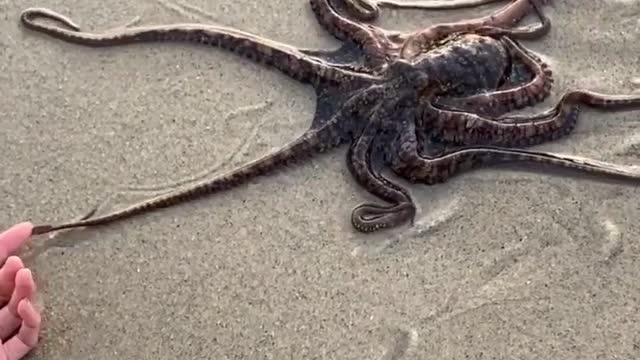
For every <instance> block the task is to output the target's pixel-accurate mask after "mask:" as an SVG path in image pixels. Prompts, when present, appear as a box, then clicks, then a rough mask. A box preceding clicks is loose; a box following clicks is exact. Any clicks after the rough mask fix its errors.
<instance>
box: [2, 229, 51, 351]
mask: <svg viewBox="0 0 640 360" xmlns="http://www.w3.org/2000/svg"><path fill="white" fill-rule="evenodd" d="M32 227H33V225H32V224H30V223H20V224H17V225H14V226H12V227H11V228H9V229H8V230H6V231H5V232H3V233H0V264H3V265H2V267H1V268H0V306H1V308H0V340H1V342H2V345H1V346H0V360H19V359H22V358H23V357H24V356H25V355H27V354H28V353H29V352H30V351H31V350H32V349H33V348H35V346H36V344H37V343H38V335H39V333H40V323H41V317H40V313H39V312H38V311H36V309H35V308H34V307H33V304H32V300H33V297H34V295H35V292H36V284H35V282H34V281H33V277H32V275H31V271H30V270H29V269H27V268H25V266H24V264H23V263H22V260H20V258H19V257H17V256H12V254H13V253H15V252H16V251H17V250H18V249H19V248H20V247H21V246H22V245H23V244H24V243H25V242H26V241H27V240H28V239H29V237H30V236H31V228H32ZM16 331H17V332H16Z"/></svg>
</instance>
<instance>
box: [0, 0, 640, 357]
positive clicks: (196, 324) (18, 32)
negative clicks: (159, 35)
mask: <svg viewBox="0 0 640 360" xmlns="http://www.w3.org/2000/svg"><path fill="white" fill-rule="evenodd" d="M555 3H556V5H555V6H554V7H551V8H547V10H546V11H547V12H548V13H549V14H550V16H551V19H552V22H553V30H552V31H551V33H550V34H549V35H548V36H547V38H546V39H545V40H543V41H534V42H526V44H527V46H528V47H529V48H531V49H533V50H534V51H536V52H537V53H539V54H541V55H542V56H543V57H544V58H545V59H546V60H548V61H549V62H550V63H551V65H552V67H553V70H554V73H555V78H556V82H555V88H554V91H553V95H552V97H551V99H549V101H547V102H546V103H545V104H542V105H541V106H540V107H538V109H541V108H544V107H548V106H551V104H553V102H554V101H555V100H557V99H558V98H559V96H561V94H562V92H563V91H565V90H566V89H568V88H586V89H590V90H596V91H600V92H605V93H622V94H626V93H632V92H636V93H640V92H638V87H639V86H638V84H637V79H638V78H640V72H639V71H640V70H639V69H640V62H639V60H638V59H639V57H638V54H640V41H638V39H639V38H640V22H639V20H638V14H640V1H595V0H588V1H585V0H567V1H560V0H556V1H555ZM31 6H38V7H40V6H42V7H48V8H51V9H54V10H56V11H59V12H61V13H64V14H66V15H68V16H70V17H71V18H72V19H74V20H75V21H76V22H77V23H79V24H80V26H82V27H83V28H84V29H87V30H91V29H96V30H101V29H107V28H111V27H114V26H117V25H122V24H124V23H127V22H129V21H130V20H131V19H132V18H134V17H135V16H140V17H141V24H161V23H173V22H208V23H217V24H222V25H226V26H231V27H236V28H239V29H242V30H245V31H249V32H253V33H256V34H260V35H263V36H265V37H268V38H271V39H274V40H278V41H282V42H286V43H289V44H292V45H297V46H301V47H318V48H324V47H335V46H337V45H338V43H337V41H335V40H333V39H332V38H331V37H330V36H329V35H328V34H327V33H325V32H324V31H323V30H322V29H321V28H320V26H319V25H318V24H317V23H316V22H315V20H314V19H313V16H312V14H311V10H310V9H309V5H308V2H307V1H302V0H278V1H269V2H260V1H256V0H216V1H202V0H201V1H190V2H187V1H182V0H156V1H152V0H146V1H136V2H127V1H123V0H117V1H110V2H104V3H103V2H97V1H87V0H84V1H83V0H79V1H59V0H38V1H22V0H20V1H15V2H10V1H8V0H0V53H1V54H2V61H0V67H1V70H2V71H0V91H1V92H2V96H1V97H0V126H1V127H2V129H3V131H2V132H1V135H0V153H1V154H2V156H1V157H0V166H1V167H2V169H3V175H2V176H1V177H0V194H1V197H2V199H3V203H2V206H3V209H4V211H2V212H0V225H1V226H2V228H6V227H8V226H10V225H11V224H13V223H16V222H20V221H24V220H31V221H34V222H47V221H63V220H67V219H69V218H73V217H77V216H80V215H82V213H83V212H86V211H87V210H88V209H89V208H90V207H92V206H94V205H95V204H96V203H97V202H98V201H99V200H100V199H104V198H105V197H106V196H108V195H109V194H113V193H114V192H117V191H119V190H122V189H124V188H127V187H143V186H144V187H152V186H154V185H161V184H166V183H171V182H177V181H181V180H183V179H186V178H189V177H192V176H193V175H194V174H203V171H204V170H207V169H208V170H210V172H213V171H214V170H215V169H218V171H222V170H226V169H230V168H232V167H233V166H237V165H239V164H242V163H244V162H247V161H250V160H252V159H254V158H256V157H258V156H260V155H262V154H265V153H267V152H268V151H270V150H271V149H272V148H274V147H278V146H281V145H283V144H284V143H286V142H287V141H289V140H291V139H293V138H295V137H296V136H297V135H299V134H300V133H302V131H304V129H305V128H306V126H308V124H309V122H310V121H311V118H312V116H313V112H314V105H315V95H314V93H313V91H312V89H311V88H310V87H306V86H304V85H302V84H300V83H297V82H295V81H293V80H290V79H289V78H287V77H285V76H284V75H281V74H280V73H278V72H277V71H273V70H271V69H269V68H265V67H263V66H260V65H257V64H254V63H252V62H251V61H249V60H245V59H242V58H239V57H237V56H236V55H234V54H230V53H228V52H225V51H222V50H218V49H210V48H206V47H199V46H192V45H175V44H145V45H132V46H126V47H119V48H106V49H90V48H84V47H81V46H77V45H73V44H66V43H63V42H60V41H57V40H54V39H51V38H48V37H46V36H43V35H40V34H35V33H33V32H30V31H27V30H25V29H23V28H22V27H21V26H20V25H19V23H18V16H19V13H20V11H21V10H23V9H24V8H27V7H31ZM492 8H495V6H492V7H484V8H482V9H473V10H459V11H447V12H432V13H429V12H421V11H389V10H386V11H384V13H383V21H382V22H381V24H382V25H384V26H385V27H387V28H393V29H404V30H408V29H414V28H417V27H419V26H424V25H425V24H430V23H432V22H436V21H445V20H451V19H460V18H465V17H469V16H472V15H473V16H475V15H478V14H479V13H481V12H482V13H488V12H489V11H490V10H491V9H492ZM634 79H635V84H634ZM639 116H640V113H639V112H637V111H636V112H628V113H602V112H598V111H594V110H591V109H586V110H585V111H584V112H583V114H582V116H581V119H580V122H579V125H578V127H577V129H576V130H575V132H574V133H573V134H572V135H571V136H569V137H567V138H565V139H562V140H560V141H557V142H554V143H549V144H545V145H542V146H538V147H536V148H537V149H542V150H546V151H557V152H563V153H570V154H575V155H581V156H586V157H593V158H596V159H599V160H604V161H611V162H616V163H620V164H630V165H640V158H639V157H640V121H638V120H639ZM345 153H346V149H345V148H341V149H338V150H336V151H332V152H330V153H327V154H320V155H318V156H316V157H314V158H313V159H312V160H310V161H307V162H305V163H304V164H301V165H299V166H295V167H291V168H288V169H284V170H283V171H279V172H277V173H274V174H273V175H272V176H267V177H262V178H260V179H257V180H256V181H253V182H252V183H251V184H249V185H247V186H242V187H240V188H237V189H234V190H232V191H229V192H226V193H222V194H219V195H215V196H211V197H207V198H203V199H201V200H197V201H193V202H189V203H187V204H184V205H180V206H176V207H172V208H169V209H165V210H161V211H156V212H153V213H150V214H148V215H145V216H140V217H136V218H134V219H130V220H126V221H122V222H119V223H116V224H113V225H110V226H107V227H102V228H100V229H92V230H81V231H74V232H69V233H64V234H61V235H60V236H59V237H58V238H56V239H53V240H49V241H46V240H45V239H44V238H38V239H36V243H35V253H34V254H35V256H31V257H29V258H28V259H27V263H28V265H29V266H30V267H32V269H33V271H34V273H35V277H36V280H37V282H38V286H39V290H40V297H41V299H40V300H41V302H42V303H43V305H44V306H45V319H44V321H45V326H46V329H45V330H44V331H43V338H42V342H41V344H40V345H39V347H38V349H37V350H36V351H35V352H34V353H33V356H32V357H31V358H32V359H48V360H55V359H65V360H66V359H83V360H84V359H105V360H106V359H113V358H120V359H175V358H183V359H196V358H207V359H340V360H350V359H353V360H363V359H372V360H378V359H380V360H383V359H384V360H391V359H394V360H400V359H401V360H405V359H632V358H638V357H639V356H640V315H638V314H639V312H638V304H640V283H639V282H638V281H637V279H638V278H639V277H640V263H639V262H638V256H639V255H640V242H639V241H638V238H639V236H640V223H639V222H638V221H637V220H638V218H640V207H639V206H638V203H639V201H640V189H639V188H638V186H634V185H629V184H620V183H611V182H603V181H596V180H594V179H592V178H584V177H581V176H571V177H567V176H558V175H557V174H556V173H554V172H549V171H544V172H540V171H537V170H536V169H531V170H527V169H526V168H524V167H518V168H513V169H512V168H506V167H500V168H486V169H482V170H478V171H473V172H470V173H466V174H464V175H460V176H458V177H456V178H455V179H452V180H451V181H449V182H447V183H446V184H442V185H438V186H433V187H426V186H411V193H412V195H413V196H414V198H415V200H416V202H417V203H418V205H419V207H420V209H419V214H418V216H417V218H416V226H415V227H413V228H410V227H401V228H398V229H395V230H393V231H387V232H383V233H378V234H373V235H363V234H360V233H357V232H355V231H354V230H353V229H352V227H351V224H350V222H349V216H350V213H351V209H352V208H353V207H354V206H356V205H358V204H360V203H362V202H364V201H377V200H375V199H374V198H372V197H371V196H370V195H368V194H367V193H366V192H365V191H363V190H362V189H361V188H359V187H358V186H357V185H356V184H355V182H354V181H353V180H352V178H351V176H350V175H349V173H348V171H347V168H346V166H345V163H344V156H345ZM149 195H150V194H149V193H148V192H146V193H145V192H137V193H128V194H127V195H126V196H120V197H118V198H116V199H113V201H111V202H109V206H108V208H116V207H119V206H123V205H125V204H129V203H131V202H133V201H135V200H139V199H143V198H146V197H148V196H149ZM106 210H108V209H106ZM43 241H44V242H43Z"/></svg>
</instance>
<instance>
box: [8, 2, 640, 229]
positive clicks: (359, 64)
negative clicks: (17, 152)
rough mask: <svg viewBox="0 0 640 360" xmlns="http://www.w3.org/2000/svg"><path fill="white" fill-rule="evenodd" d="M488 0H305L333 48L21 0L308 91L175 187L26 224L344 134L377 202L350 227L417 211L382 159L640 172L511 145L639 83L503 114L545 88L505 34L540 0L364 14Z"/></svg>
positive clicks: (82, 37) (106, 218)
mask: <svg viewBox="0 0 640 360" xmlns="http://www.w3.org/2000/svg"><path fill="white" fill-rule="evenodd" d="M497 1H498V0H466V1H463V0H457V1H456V0H454V1H449V2H447V3H437V2H430V3H429V4H421V3H419V2H414V3H404V2H403V3H400V2H395V1H394V0H382V1H378V2H373V0H310V4H311V8H312V10H313V12H314V14H315V16H316V18H317V20H318V21H319V23H320V24H321V25H322V26H324V28H325V29H327V31H328V32H329V33H331V34H332V35H334V36H335V37H337V38H338V39H340V40H343V41H344V45H343V46H342V47H341V48H339V49H337V50H319V49H299V48H295V47H292V46H289V45H286V44H282V43H278V42H274V41H271V40H268V39H264V38H261V37H258V36H256V35H252V34H248V33H245V32H241V31H239V30H235V29H230V28H225V27H220V26H214V25H201V24H173V25H158V26H141V27H133V26H126V27H118V28H114V29H111V30H108V31H105V32H103V33H100V34H98V33H89V32H83V31H81V30H80V28H79V27H78V26H77V25H76V24H74V23H73V22H72V21H71V20H70V19H68V18H66V17H64V16H62V15H60V14H57V13H55V12H53V11H51V10H47V9H27V10H25V11H24V12H23V13H22V15H21V20H22V23H23V24H24V26H25V27H27V28H30V29H32V30H35V31H39V32H42V33H46V34H48V35H50V36H53V37H55V38H58V39H61V40H63V41H67V42H71V43H76V44H80V45H85V46H92V47H102V46H116V45H125V44H132V43H139V42H160V41H183V42H194V43H199V44H204V45H209V46H214V47H220V48H224V49H227V50H229V51H233V52H235V53H237V54H239V55H241V56H245V57H248V58H250V59H253V60H255V61H257V62H261V63H264V64H266V65H268V66H271V67H274V68H276V69H278V70H279V71H281V72H282V73H284V74H286V75H288V76H290V77H292V78H294V79H297V80H299V81H301V82H304V83H306V84H309V85H311V86H313V87H314V88H315V90H316V93H317V96H318V103H317V107H316V114H315V116H314V119H313V121H312V123H311V126H310V127H309V129H308V130H307V131H306V132H305V133H304V134H303V135H301V136H300V137H299V138H297V139H295V140H293V141H292V142H291V143H289V144H288V145H286V146H284V147H283V148H282V149H280V150H278V151H277V152H275V153H273V154H269V155H266V156H264V157H262V158H260V159H257V160H255V161H253V162H251V163H248V164H246V165H244V166H242V167H239V168H237V169H234V170H232V171H230V172H228V173H226V174H223V175H221V176H218V177H217V178H215V179H213V180H206V181H202V182H200V183H198V184H195V185H193V186H191V187H189V188H187V189H184V190H180V191H176V192H173V193H169V194H165V195H161V196H158V197H155V198H152V199H150V200H146V201H144V202H141V203H138V204H134V205H132V206H130V207H128V208H125V209H122V210H118V211H115V212H112V213H110V214H106V215H103V216H97V217H94V213H93V212H91V213H90V214H89V215H87V216H85V217H83V218H82V219H81V220H78V221H70V222H68V223H63V224H42V225H38V226H36V227H35V228H34V230H33V233H34V234H44V233H48V232H52V231H56V230H61V229H68V228H75V227H85V226H97V225H103V224H108V223H110V222H113V221H116V220H121V219H124V218H127V217H130V216H133V215H137V214H142V213H144V212H147V211H151V210H154V209H159V208H163V207H168V206H172V205H175V204H178V203H181V202H184V201H187V200H190V199H194V198H196V197H200V196H204V195H207V194H212V193H216V192H219V191H223V190H226V189H230V188H232V187H235V186H238V185H241V184H243V183H246V182H247V181H249V180H251V179H253V178H255V177H257V176H260V175H265V174H267V173H269V172H271V171H274V170H276V169H278V168H279V167H282V166H283V165H285V164H288V163H291V162H294V161H299V160H301V159H303V158H304V157H306V156H310V155H312V154H314V153H316V152H323V151H326V150H328V149H331V148H334V147H337V146H339V145H342V144H344V143H349V144H350V146H349V150H348V152H347V158H346V162H347V167H348V169H349V171H350V173H351V174H352V175H353V178H354V179H355V181H356V182H357V183H358V184H359V185H360V186H361V187H362V188H364V189H365V190H367V191H368V192H369V193H371V194H372V195H375V196H377V197H378V198H380V199H381V200H383V201H385V202H387V204H386V205H378V204H362V205H360V206H358V207H356V208H355V209H354V210H353V212H352V217H351V219H352V223H353V226H354V228H356V229H357V230H359V231H362V232H372V231H376V230H380V229H384V228H391V227H395V226H399V225H401V224H404V223H408V222H412V221H413V218H414V216H415V214H416V206H415V204H414V202H413V200H412V199H411V196H410V194H409V192H408V191H407V190H406V189H405V188H403V187H402V186H400V185H398V184H397V183H395V182H393V181H391V180H390V179H389V178H387V177H385V176H383V175H382V170H383V169H384V168H390V169H392V171H393V172H394V173H395V174H396V175H397V176H400V177H402V178H405V179H407V180H409V181H412V182H419V183H424V184H436V183H439V182H443V181H446V180H447V179H449V178H450V177H451V176H454V175H455V174H457V173H459V172H461V171H463V170H468V169H471V168H474V167H478V166H483V165H485V164H489V163H495V162H504V161H524V162H532V163H537V164H542V165H554V166H561V167H566V168H573V169H577V170H580V171H586V172H592V173H597V174H601V175H606V176H613V177H622V178H625V179H632V180H640V175H638V174H636V173H632V172H629V171H627V170H625V169H624V168H623V167H620V166H617V165H614V164H608V163H603V162H599V161H596V160H591V159H584V158H579V157H575V156H568V155H561V154H554V153H545V152H533V151H527V150H523V149H521V148H522V147H525V146H530V145H534V144H540V143H543V142H545V141H549V140H553V139H557V138H559V137H561V136H565V135H567V134H569V133H570V132H571V130H572V129H573V128H574V126H575V124H576V122H577V120H578V114H579V108H580V106H581V105H589V106H593V107H599V108H602V109H623V108H627V107H631V108H635V107H640V97H633V96H621V95H620V96H613V95H603V94H597V93H593V92H589V91H585V90H570V91H567V92H566V93H565V96H564V97H563V98H562V99H561V100H560V101H559V102H558V103H557V104H556V105H555V106H554V107H552V108H551V109H549V110H547V111H545V112H542V113H540V114H536V115H530V116H524V115H519V116H513V115H509V114H508V113H509V112H510V111H512V110H516V109H522V108H524V107H526V106H530V105H533V104H536V103H538V102H540V101H542V100H544V99H545V98H546V97H547V96H548V95H549V92H550V90H551V86H552V84H553V78H552V74H551V71H550V69H549V66H548V65H547V64H545V63H544V62H543V61H542V60H541V59H540V58H539V57H538V56H536V55H535V54H533V53H532V52H531V51H529V50H527V49H525V48H524V47H523V46H522V45H521V44H519V43H518V39H523V38H526V39H536V38H539V37H541V36H543V35H544V34H546V33H547V32H548V30H549V26H550V22H549V19H548V18H547V17H546V16H545V15H544V13H543V11H542V5H543V4H544V3H546V1H543V0H512V1H511V2H510V3H509V4H507V5H505V6H504V7H503V8H501V9H499V10H497V11H496V12H495V13H493V14H491V15H489V16H485V17H481V18H476V19H470V20H467V21H459V22H454V23H447V24H436V25H432V26H430V27H428V28H424V29H418V30H416V31H413V32H410V33H401V32H394V31H389V30H386V29H382V28H379V27H377V26H374V25H372V24H370V23H368V22H370V21H372V20H375V18H376V17H377V16H378V7H379V6H380V7H384V6H387V7H398V8H402V7H407V8H414V9H415V8H421V9H430V10H437V9H445V8H449V9H452V8H460V7H472V6H479V5H483V4H488V3H492V2H497ZM528 14H532V15H537V17H538V18H539V19H540V23H539V24H537V25H533V26H530V27H515V26H516V25H517V23H518V22H519V21H520V20H521V19H523V18H524V17H525V16H526V15H528ZM38 19H49V20H54V21H57V22H58V23H59V25H60V26H52V25H45V24H43V23H40V22H39V21H37V20H38Z"/></svg>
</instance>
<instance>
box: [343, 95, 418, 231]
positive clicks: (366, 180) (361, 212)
mask: <svg viewBox="0 0 640 360" xmlns="http://www.w3.org/2000/svg"><path fill="white" fill-rule="evenodd" d="M396 109H397V107H396V106H395V105H394V104H393V102H391V103H390V102H385V103H383V104H381V105H379V106H378V107H377V108H376V109H375V110H374V112H373V115H372V117H371V120H370V122H369V123H368V124H367V126H366V127H365V128H364V130H363V131H362V134H361V135H360V137H359V138H357V139H356V140H355V141H354V143H353V145H352V146H351V147H350V149H349V152H348V154H347V164H348V168H349V170H350V172H351V174H352V175H353V176H354V178H355V179H356V181H357V182H358V183H359V184H360V185H361V186H362V187H364V188H365V189H366V190H367V191H369V192H370V193H371V194H373V195H376V196H377V197H379V198H381V199H382V200H384V201H387V202H389V203H391V205H389V206H382V205H377V204H369V203H367V204H362V205H359V206H357V207H356V208H355V209H354V210H353V212H352V215H351V223H352V224H353V226H354V227H355V228H356V229H357V230H359V231H362V232H373V231H377V230H381V229H386V228H391V227H395V226H398V225H401V224H403V223H406V222H412V221H413V219H414V216H415V214H416V207H415V205H414V203H413V200H412V199H411V196H410V195H409V193H408V191H407V190H406V189H403V188H402V187H400V186H399V185H396V184H394V183H393V182H391V181H389V180H388V179H386V178H385V177H384V176H382V175H381V174H379V173H377V172H375V171H374V170H373V169H372V157H375V156H377V154H375V152H377V151H378V150H377V149H375V146H374V141H376V138H378V137H381V136H383V135H382V133H383V132H384V131H385V130H389V129H388V126H389V125H391V124H393V121H394V120H395V119H392V118H391V117H392V116H397V115H399V114H397V113H396ZM387 138H388V135H387ZM382 144H383V145H382V146H388V144H387V139H383V140H382Z"/></svg>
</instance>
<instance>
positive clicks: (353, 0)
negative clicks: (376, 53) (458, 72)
mask: <svg viewBox="0 0 640 360" xmlns="http://www.w3.org/2000/svg"><path fill="white" fill-rule="evenodd" d="M498 1H503V0H445V1H441V0H428V1H395V0H376V1H374V0H342V2H343V3H344V7H345V9H346V10H347V11H348V12H349V14H350V15H352V16H353V17H355V18H357V19H358V20H361V21H373V20H375V19H377V18H378V17H379V16H380V8H391V9H415V10H452V9H463V8H471V7H477V6H482V5H486V4H490V3H494V2H498Z"/></svg>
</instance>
